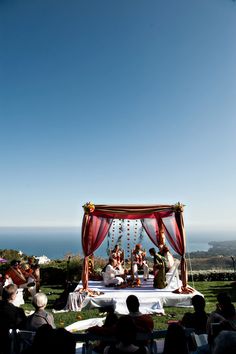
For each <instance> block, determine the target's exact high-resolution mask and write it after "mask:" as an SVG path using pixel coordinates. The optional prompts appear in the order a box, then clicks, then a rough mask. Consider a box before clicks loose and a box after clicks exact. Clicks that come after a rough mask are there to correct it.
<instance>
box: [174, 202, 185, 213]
mask: <svg viewBox="0 0 236 354" xmlns="http://www.w3.org/2000/svg"><path fill="white" fill-rule="evenodd" d="M184 207H185V205H184V204H181V203H180V202H178V203H176V204H175V205H174V211H179V212H183V211H184Z"/></svg>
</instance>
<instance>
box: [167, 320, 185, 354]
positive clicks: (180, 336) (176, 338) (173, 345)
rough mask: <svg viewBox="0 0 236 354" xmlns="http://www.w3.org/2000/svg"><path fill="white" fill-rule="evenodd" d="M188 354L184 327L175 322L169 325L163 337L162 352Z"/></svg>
mask: <svg viewBox="0 0 236 354" xmlns="http://www.w3.org/2000/svg"><path fill="white" fill-rule="evenodd" d="M177 353H178V354H189V350H188V343H187V338H186V335H185V332H184V329H183V327H182V326H181V325H179V324H177V323H172V324H170V325H169V327H168V329H167V333H166V337H165V344H164V351H163V354H177Z"/></svg>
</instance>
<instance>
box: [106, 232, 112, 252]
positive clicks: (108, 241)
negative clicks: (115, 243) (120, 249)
mask: <svg viewBox="0 0 236 354" xmlns="http://www.w3.org/2000/svg"><path fill="white" fill-rule="evenodd" d="M110 239H111V232H110V230H109V231H108V234H107V249H106V251H107V255H108V257H109V256H110Z"/></svg>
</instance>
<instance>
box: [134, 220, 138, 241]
mask: <svg viewBox="0 0 236 354" xmlns="http://www.w3.org/2000/svg"><path fill="white" fill-rule="evenodd" d="M137 232H138V220H135V223H134V244H136V243H137Z"/></svg>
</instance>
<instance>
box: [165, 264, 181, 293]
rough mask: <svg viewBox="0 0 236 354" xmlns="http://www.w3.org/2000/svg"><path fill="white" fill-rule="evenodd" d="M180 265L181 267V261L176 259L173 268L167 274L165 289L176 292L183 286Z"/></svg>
mask: <svg viewBox="0 0 236 354" xmlns="http://www.w3.org/2000/svg"><path fill="white" fill-rule="evenodd" d="M179 265H180V261H179V260H178V259H175V260H174V264H173V266H172V267H171V268H170V269H169V271H168V272H167V273H166V282H167V286H166V288H165V289H167V290H172V289H173V290H175V289H178V288H179V287H180V286H181V285H182V282H181V280H180V279H179Z"/></svg>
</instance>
